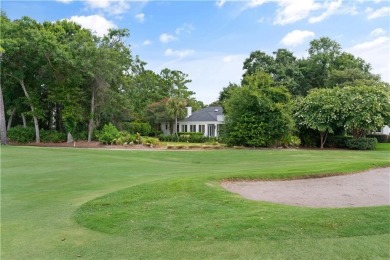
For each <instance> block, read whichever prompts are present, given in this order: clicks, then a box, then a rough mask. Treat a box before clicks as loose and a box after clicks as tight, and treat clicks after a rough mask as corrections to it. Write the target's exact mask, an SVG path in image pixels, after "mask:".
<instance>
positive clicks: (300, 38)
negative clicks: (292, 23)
mask: <svg viewBox="0 0 390 260" xmlns="http://www.w3.org/2000/svg"><path fill="white" fill-rule="evenodd" d="M314 35H315V34H314V32H311V31H301V30H294V31H292V32H289V33H288V34H286V36H284V37H283V39H282V40H281V41H280V42H281V43H282V44H283V45H286V46H297V45H299V44H302V43H303V42H304V41H305V40H306V38H311V37H314Z"/></svg>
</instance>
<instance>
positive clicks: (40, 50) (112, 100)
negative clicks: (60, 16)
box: [0, 12, 204, 142]
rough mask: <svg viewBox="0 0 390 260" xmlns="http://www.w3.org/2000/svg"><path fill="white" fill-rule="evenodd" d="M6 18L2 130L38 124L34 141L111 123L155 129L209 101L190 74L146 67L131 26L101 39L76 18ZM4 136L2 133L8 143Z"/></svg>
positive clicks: (87, 131) (85, 132)
mask: <svg viewBox="0 0 390 260" xmlns="http://www.w3.org/2000/svg"><path fill="white" fill-rule="evenodd" d="M0 22H1V42H0V46H1V48H0V53H1V55H2V56H1V88H0V90H1V92H0V93H1V94H2V96H1V97H2V99H1V104H0V105H3V106H4V109H3V110H2V111H3V112H4V111H5V113H3V114H0V117H1V121H0V125H2V126H4V127H2V130H4V129H5V128H6V127H7V128H8V129H9V128H10V127H12V126H16V125H23V126H24V127H28V126H33V127H34V131H35V141H36V142H40V130H55V131H59V132H65V133H71V134H72V135H80V134H81V133H82V135H83V138H85V139H88V141H91V139H92V138H93V132H94V130H95V129H97V128H101V127H102V126H103V125H105V124H107V123H112V124H114V125H115V126H117V127H118V128H121V124H122V123H123V122H129V121H131V122H134V121H135V122H148V123H150V124H151V125H152V126H156V123H157V122H158V120H165V121H172V120H174V119H176V117H178V116H181V115H182V113H183V112H182V111H183V110H185V108H184V107H185V106H187V105H188V106H192V107H193V108H194V110H196V109H199V108H201V107H203V106H204V104H203V103H202V102H200V101H197V100H196V99H195V98H194V96H193V95H194V94H195V93H194V92H192V91H190V90H189V89H188V88H187V84H188V83H189V82H191V80H190V79H189V78H188V75H187V74H185V73H183V72H181V71H176V70H170V69H167V68H166V69H163V70H162V71H161V72H160V73H155V72H153V71H151V70H147V69H145V65H146V63H145V62H144V61H142V60H141V59H140V58H139V57H138V56H135V57H134V56H133V55H132V53H131V48H130V46H129V45H127V44H126V39H127V38H128V37H129V31H128V30H127V29H111V30H110V31H109V32H108V33H107V35H104V36H103V37H98V36H96V35H94V34H92V33H91V32H90V31H89V30H86V29H83V28H82V27H81V26H80V25H78V24H75V23H74V22H71V21H67V20H61V21H56V22H43V23H39V22H37V21H35V20H33V19H31V18H29V17H22V18H21V19H17V20H14V21H11V20H10V19H9V18H8V17H7V15H6V14H5V13H4V12H2V13H1V21H0ZM159 103H161V104H163V105H164V106H163V107H161V106H160V107H159V109H160V110H161V109H162V111H159V114H158V118H156V115H155V114H153V113H152V112H153V109H155V107H156V106H157V105H156V104H159ZM175 106H176V110H175ZM177 107H178V109H179V112H177ZM0 108H1V106H0ZM156 119H157V120H156ZM6 124H7V125H6ZM5 136H6V131H5V130H4V133H3V131H2V138H1V139H2V141H3V142H5V141H6V138H5Z"/></svg>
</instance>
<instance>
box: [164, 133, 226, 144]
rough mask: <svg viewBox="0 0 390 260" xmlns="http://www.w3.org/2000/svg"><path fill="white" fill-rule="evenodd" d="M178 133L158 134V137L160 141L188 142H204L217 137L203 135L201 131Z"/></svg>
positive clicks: (216, 139)
mask: <svg viewBox="0 0 390 260" xmlns="http://www.w3.org/2000/svg"><path fill="white" fill-rule="evenodd" d="M177 134H178V135H159V137H158V139H159V140H160V141H161V142H188V143H206V142H217V141H218V140H219V139H218V138H217V137H207V136H203V134H202V133H191V132H188V133H183V132H180V133H177Z"/></svg>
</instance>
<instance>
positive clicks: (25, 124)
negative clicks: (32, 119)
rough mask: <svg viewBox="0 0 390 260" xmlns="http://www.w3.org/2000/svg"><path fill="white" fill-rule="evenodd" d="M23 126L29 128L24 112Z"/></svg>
mask: <svg viewBox="0 0 390 260" xmlns="http://www.w3.org/2000/svg"><path fill="white" fill-rule="evenodd" d="M22 121H23V128H27V122H26V116H25V115H24V113H22Z"/></svg>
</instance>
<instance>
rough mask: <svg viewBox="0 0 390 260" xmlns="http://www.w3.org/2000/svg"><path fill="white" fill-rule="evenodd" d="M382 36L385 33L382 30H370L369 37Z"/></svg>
mask: <svg viewBox="0 0 390 260" xmlns="http://www.w3.org/2000/svg"><path fill="white" fill-rule="evenodd" d="M384 34H386V31H385V30H383V29H382V28H376V29H375V30H372V31H371V32H370V35H371V36H381V35H384Z"/></svg>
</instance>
